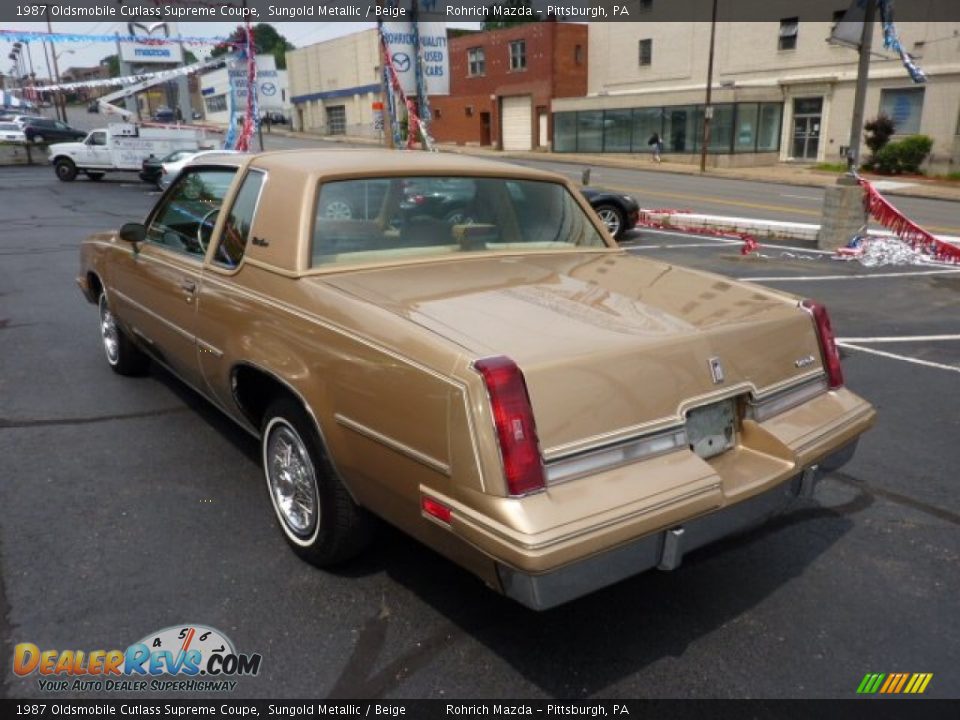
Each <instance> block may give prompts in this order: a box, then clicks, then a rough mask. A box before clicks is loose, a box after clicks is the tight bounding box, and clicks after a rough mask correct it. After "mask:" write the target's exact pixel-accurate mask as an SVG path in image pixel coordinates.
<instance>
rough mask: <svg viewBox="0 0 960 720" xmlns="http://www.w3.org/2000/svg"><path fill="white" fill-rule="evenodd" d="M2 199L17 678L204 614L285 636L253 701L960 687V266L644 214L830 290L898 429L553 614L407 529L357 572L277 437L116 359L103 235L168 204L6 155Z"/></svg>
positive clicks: (779, 282)
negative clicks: (318, 557) (317, 527)
mask: <svg viewBox="0 0 960 720" xmlns="http://www.w3.org/2000/svg"><path fill="white" fill-rule="evenodd" d="M0 199H2V202H0V227H2V228H3V231H2V234H0V508H2V513H0V523H2V525H0V570H2V576H0V637H2V638H3V639H4V642H5V644H6V646H5V647H2V648H0V697H16V698H26V697H44V696H45V695H44V693H43V692H42V691H40V690H39V689H38V687H37V683H36V679H35V677H36V676H34V677H33V678H31V679H27V680H23V679H19V678H17V677H15V676H14V675H13V674H12V671H11V667H10V658H11V656H12V650H13V645H14V644H16V643H21V642H31V643H34V644H36V645H38V646H40V647H41V648H59V649H64V648H84V649H94V648H100V649H109V648H125V647H126V646H127V645H129V644H130V643H132V642H135V641H136V640H138V639H140V638H142V637H144V636H146V635H148V634H149V633H151V632H153V631H156V630H159V629H161V628H165V627H168V626H172V625H178V624H183V623H189V622H195V623H202V624H206V625H210V626H213V627H215V628H218V629H220V630H222V631H223V632H224V633H226V634H227V635H228V636H229V637H230V638H231V639H232V640H233V642H234V644H235V645H236V646H237V649H238V650H240V651H242V652H258V653H261V654H262V655H263V658H264V660H263V666H262V670H261V672H260V674H259V675H258V676H257V677H254V678H244V679H242V680H241V681H240V685H239V687H238V689H237V691H236V692H235V693H234V695H235V696H237V697H262V698H267V697H269V698H294V697H296V698H312V697H318V698H319V697H333V698H344V697H352V698H379V697H395V698H420V697H429V698H511V697H529V698H543V697H565V698H580V697H597V698H611V699H615V698H649V697H687V698H713V697H720V698H726V697H753V698H756V697H768V698H781V697H804V698H806V697H809V698H821V697H838V698H852V697H855V691H856V688H857V686H858V684H859V683H860V681H861V679H862V678H863V676H864V674H866V673H868V672H884V673H890V672H910V673H912V672H931V673H933V674H934V677H933V679H932V681H931V682H930V684H929V686H928V688H927V691H926V696H928V697H954V698H955V697H960V620H958V614H957V598H958V597H960V484H958V482H957V477H958V473H957V469H956V468H957V466H958V464H960V442H958V439H960V412H958V410H957V405H958V401H960V340H958V339H957V333H958V317H960V268H958V269H943V268H929V267H924V268H920V267H898V268H881V269H867V268H864V267H862V266H861V265H859V264H856V263H840V262H837V261H833V260H830V259H829V258H828V257H826V256H822V255H818V254H816V253H812V252H809V251H802V250H786V249H782V248H765V249H764V250H763V252H762V254H761V256H754V257H742V256H740V254H739V246H738V245H731V244H727V243H725V242H723V241H719V240H714V239H707V238H703V237H694V238H690V237H683V236H678V235H672V234H660V233H640V232H636V233H633V234H632V236H631V242H630V247H631V252H635V253H637V254H642V255H648V256H651V257H656V258H658V259H661V260H669V261H675V262H678V263H682V264H688V265H692V266H695V267H698V268H703V269H709V270H712V271H717V272H721V273H724V274H727V275H730V276H733V277H738V278H745V279H751V280H753V281H757V282H762V283H764V284H767V285H770V286H772V287H776V288H779V289H782V290H785V291H788V292H791V293H795V294H798V295H804V296H808V297H813V298H816V299H818V300H820V301H822V302H824V303H826V304H827V306H828V307H829V308H830V310H831V315H832V317H833V323H834V326H835V329H836V330H837V333H838V335H839V336H840V337H841V338H845V339H846V340H845V342H846V345H847V347H845V348H844V350H843V354H844V356H845V364H844V370H845V373H846V376H847V384H848V385H849V386H850V387H851V388H852V389H853V390H854V391H856V392H858V393H860V394H861V395H863V396H865V397H866V398H868V399H869V400H871V401H872V402H873V403H874V404H875V405H876V406H877V408H878V410H879V417H878V422H877V426H876V427H875V428H874V429H873V430H872V431H871V432H870V433H869V434H868V435H867V436H865V437H864V439H863V441H862V442H861V444H860V448H859V452H858V455H857V456H856V458H855V459H854V460H853V461H852V463H851V464H849V465H848V466H846V467H845V468H844V469H843V471H842V472H840V473H837V474H835V475H833V476H832V477H830V478H829V479H827V480H825V481H824V482H823V483H822V484H821V486H820V489H819V492H818V495H817V497H816V499H815V500H814V501H808V502H806V503H805V504H802V505H800V506H798V507H797V508H796V509H795V511H794V512H792V513H791V514H789V515H786V516H784V517H782V518H781V519H779V520H778V521H776V522H774V523H772V524H770V525H768V526H766V527H764V528H762V529H760V530H758V531H755V532H752V533H750V534H748V535H745V536H742V537H738V538H734V539H730V540H728V541H725V542H722V543H719V544H717V545H715V546H713V547H710V548H707V549H704V550H701V551H698V552H696V553H693V554H691V555H690V556H688V557H687V558H686V559H685V562H684V564H683V566H682V567H681V568H679V569H678V570H676V571H674V572H672V573H660V572H651V573H646V574H644V575H641V576H638V577H635V578H632V579H630V580H628V581H625V582H623V583H621V584H619V585H616V586H614V587H612V588H608V589H606V590H603V591H601V592H598V593H596V594H594V595H591V596H589V597H586V598H583V599H581V600H579V601H576V602H574V603H571V604H568V605H566V606H563V607H561V608H558V609H556V610H553V611H550V612H547V613H542V614H536V613H532V612H530V611H527V610H525V609H524V608H522V607H520V606H518V605H516V604H514V603H513V602H511V601H509V600H506V599H504V598H501V597H498V596H497V595H494V594H493V593H491V592H490V591H488V590H487V589H485V588H484V587H483V586H482V584H481V583H480V582H479V581H477V580H475V579H474V578H473V577H472V576H470V575H468V574H467V573H466V572H464V571H462V570H460V569H458V568H457V567H455V566H454V565H452V564H450V563H448V562H447V561H445V560H443V559H442V558H440V557H439V556H437V555H435V554H433V553H432V552H431V551H429V550H427V549H425V548H424V547H422V546H420V545H418V544H417V543H416V542H414V541H412V540H409V539H407V538H406V537H405V536H403V535H401V534H399V533H398V532H395V531H392V530H390V529H387V528H384V529H382V531H381V533H380V537H379V540H378V543H377V544H376V545H375V547H374V548H373V549H372V551H371V552H369V553H367V554H366V555H365V556H364V558H363V559H362V560H361V561H359V562H357V563H355V564H353V565H352V566H350V567H348V568H346V569H344V570H342V571H340V572H337V573H330V572H321V571H319V570H316V569H314V568H312V567H310V566H308V565H305V564H304V563H302V562H301V561H299V560H298V559H297V558H296V557H295V556H294V555H293V553H291V552H289V550H288V549H287V546H286V544H285V542H284V540H283V538H282V536H281V533H280V532H278V529H277V527H276V524H275V520H274V518H273V513H272V511H271V509H270V508H269V505H268V500H267V496H266V493H265V488H264V487H263V482H262V478H261V474H260V471H259V465H258V457H257V450H258V449H257V445H256V442H255V441H254V440H252V439H251V438H249V437H248V436H246V435H244V434H243V433H242V432H241V431H240V430H238V429H237V428H235V427H234V426H233V425H232V424H231V423H230V422H229V421H227V420H226V419H224V418H222V417H221V416H220V415H219V414H218V412H217V411H216V410H214V409H213V408H212V407H211V406H209V405H207V404H206V403H205V402H204V401H203V400H202V399H200V398H199V397H198V396H197V395H195V394H194V393H193V392H192V391H190V390H188V389H187V388H186V387H185V386H183V385H181V384H180V383H179V382H178V381H177V380H175V379H173V378H172V377H171V376H169V375H168V374H166V373H165V372H164V371H162V370H153V371H152V372H151V374H150V375H149V376H147V377H145V378H140V379H129V378H121V377H119V376H117V375H114V374H113V373H112V372H111V371H110V370H109V368H108V366H107V364H106V362H105V361H104V358H103V354H102V350H101V347H100V341H99V337H98V330H97V316H96V311H95V308H94V307H93V306H91V305H88V304H87V303H85V302H84V301H83V298H82V297H81V295H80V293H79V291H78V290H77V288H76V285H75V284H74V276H75V273H76V268H77V247H78V245H79V242H80V240H81V239H82V238H83V237H84V236H85V235H86V234H88V233H91V232H94V231H97V230H102V229H111V228H116V227H118V226H119V225H120V224H122V223H123V222H126V221H128V220H139V219H141V218H142V217H143V216H144V215H145V213H146V211H147V209H148V208H149V207H150V206H151V205H152V203H153V202H154V200H155V199H156V195H155V194H154V193H152V192H151V191H150V189H149V188H148V187H147V186H146V185H143V184H141V183H139V182H137V181H136V179H135V177H134V176H132V175H131V176H129V177H128V178H123V177H121V176H114V177H112V178H110V177H108V179H107V180H105V181H104V182H101V183H93V182H90V181H87V180H78V181H77V182H75V183H60V182H57V181H56V180H55V178H54V177H53V173H52V171H51V170H50V169H49V168H39V167H38V168H4V169H2V170H0ZM951 335H952V336H953V339H937V340H930V339H926V340H919V341H918V340H911V339H912V338H917V337H923V338H929V337H942V336H951ZM851 346H854V347H851ZM878 353H884V354H878Z"/></svg>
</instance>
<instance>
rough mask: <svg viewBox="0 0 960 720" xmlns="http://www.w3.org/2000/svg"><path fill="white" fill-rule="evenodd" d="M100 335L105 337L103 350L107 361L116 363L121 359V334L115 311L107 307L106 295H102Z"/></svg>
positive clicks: (112, 363)
mask: <svg viewBox="0 0 960 720" xmlns="http://www.w3.org/2000/svg"><path fill="white" fill-rule="evenodd" d="M100 337H101V338H103V351H104V353H106V355H107V362H108V363H110V364H111V365H116V364H117V363H118V362H119V361H120V336H119V334H118V332H117V322H116V320H114V318H113V313H112V312H110V308H109V307H107V297H106V295H101V296H100Z"/></svg>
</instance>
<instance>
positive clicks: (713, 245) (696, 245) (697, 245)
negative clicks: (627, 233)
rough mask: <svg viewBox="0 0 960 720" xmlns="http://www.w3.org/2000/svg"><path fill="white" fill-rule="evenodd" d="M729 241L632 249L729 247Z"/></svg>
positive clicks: (646, 246) (648, 246) (644, 246)
mask: <svg viewBox="0 0 960 720" xmlns="http://www.w3.org/2000/svg"><path fill="white" fill-rule="evenodd" d="M728 245H729V243H719V242H713V243H678V244H676V245H637V246H636V247H632V248H628V249H630V250H679V249H681V248H719V247H728Z"/></svg>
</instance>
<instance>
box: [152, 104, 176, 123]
mask: <svg viewBox="0 0 960 720" xmlns="http://www.w3.org/2000/svg"><path fill="white" fill-rule="evenodd" d="M176 119H177V115H176V113H175V112H174V111H173V110H171V109H170V108H168V107H158V108H157V109H156V111H155V112H154V113H153V120H154V122H173V121H174V120H176Z"/></svg>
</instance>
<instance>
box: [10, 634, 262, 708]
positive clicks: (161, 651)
mask: <svg viewBox="0 0 960 720" xmlns="http://www.w3.org/2000/svg"><path fill="white" fill-rule="evenodd" d="M262 659H263V658H262V657H261V655H260V654H259V653H253V654H249V655H248V654H244V653H238V652H237V651H236V650H235V649H234V646H233V643H232V642H230V640H229V638H227V636H226V635H224V634H223V633H221V632H220V631H219V630H216V629H214V628H212V627H207V626H205V625H176V626H173V627H168V628H164V629H163V630H160V631H159V632H155V633H151V634H150V635H147V636H146V637H145V638H143V639H142V640H140V641H139V642H136V643H134V644H133V645H130V646H129V647H128V648H127V649H126V650H89V651H85V650H41V649H40V648H39V647H37V646H36V645H34V644H33V643H19V644H18V645H16V646H15V647H14V649H13V672H14V673H16V674H17V675H19V676H20V677H29V676H31V675H33V674H37V675H39V677H38V679H37V684H38V686H39V688H40V689H41V690H45V691H49V692H64V691H69V692H104V691H106V692H139V691H147V690H149V691H168V692H169V691H188V692H189V691H204V692H210V691H230V690H235V689H236V687H237V682H238V681H237V680H235V679H234V678H237V677H242V676H244V675H256V674H257V673H258V672H260V662H261V660H262Z"/></svg>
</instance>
